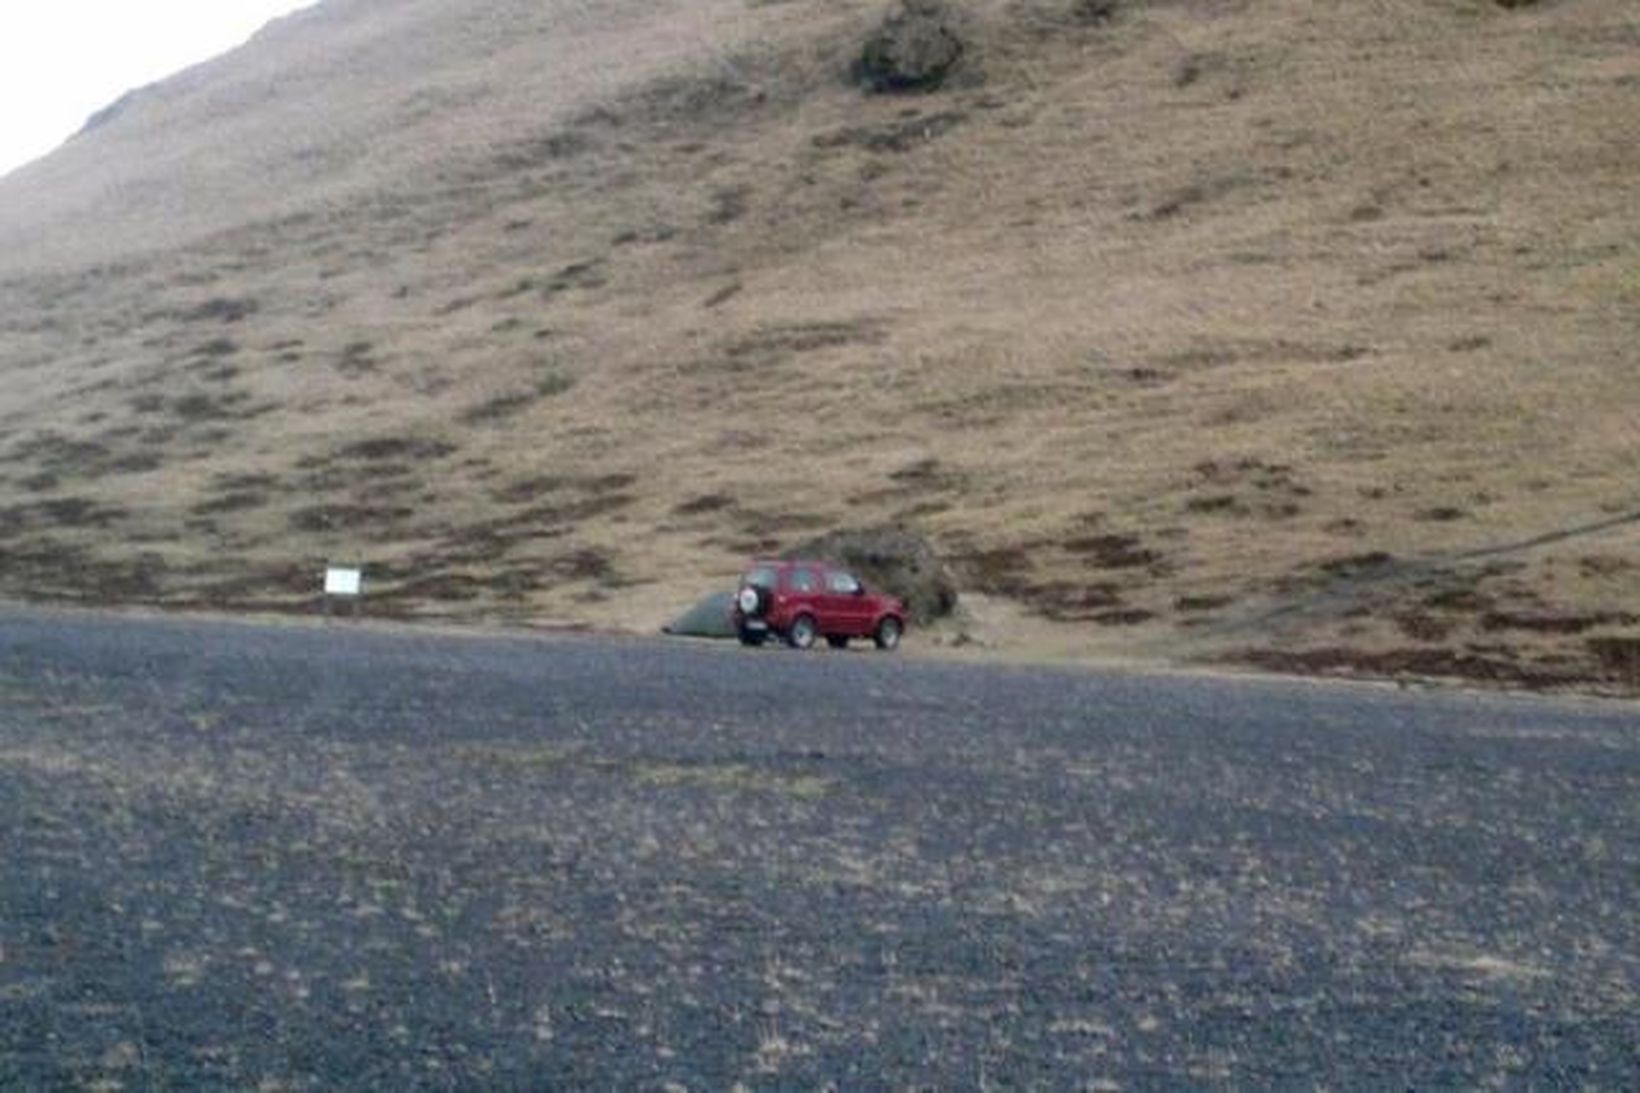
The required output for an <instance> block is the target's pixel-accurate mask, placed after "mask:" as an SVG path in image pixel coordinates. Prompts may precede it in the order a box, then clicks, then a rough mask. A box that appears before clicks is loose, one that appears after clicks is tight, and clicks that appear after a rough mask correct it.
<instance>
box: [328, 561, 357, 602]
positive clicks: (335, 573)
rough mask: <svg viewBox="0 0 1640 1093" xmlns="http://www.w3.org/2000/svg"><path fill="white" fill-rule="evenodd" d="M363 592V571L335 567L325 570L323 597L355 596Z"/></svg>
mask: <svg viewBox="0 0 1640 1093" xmlns="http://www.w3.org/2000/svg"><path fill="white" fill-rule="evenodd" d="M363 590H364V570H362V569H359V568H357V567H348V566H336V565H333V566H330V567H329V568H327V569H326V570H325V595H327V596H357V595H359V594H360V593H361V592H362V591H363Z"/></svg>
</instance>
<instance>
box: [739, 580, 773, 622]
mask: <svg viewBox="0 0 1640 1093" xmlns="http://www.w3.org/2000/svg"><path fill="white" fill-rule="evenodd" d="M735 606H737V607H739V608H740V613H741V614H742V615H745V616H746V617H747V618H754V619H755V618H757V617H758V616H759V615H761V614H763V612H764V611H765V610H767V609H768V606H769V594H768V591H767V590H766V589H762V588H759V587H757V586H756V585H755V584H749V585H747V586H746V587H745V588H742V589H741V590H740V591H739V593H737V594H736V595H735Z"/></svg>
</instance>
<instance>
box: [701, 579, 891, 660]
mask: <svg viewBox="0 0 1640 1093" xmlns="http://www.w3.org/2000/svg"><path fill="white" fill-rule="evenodd" d="M734 619H735V629H736V631H737V632H738V633H739V634H740V640H741V641H743V642H745V643H746V644H747V645H762V644H763V643H764V642H765V641H767V640H768V638H769V635H770V634H775V635H777V636H780V637H783V638H785V639H786V641H787V643H788V644H790V645H791V646H792V647H793V648H796V649H807V648H809V646H811V645H813V644H814V641H815V639H816V638H825V639H826V642H827V643H828V644H829V645H830V646H831V647H832V648H833V649H841V648H843V647H845V646H846V645H848V641H849V639H850V638H870V639H872V640H873V641H875V642H876V643H877V648H879V649H895V648H898V646H899V644H900V636H901V635H902V634H904V633H905V604H904V603H902V602H901V601H899V600H897V599H895V598H894V597H893V596H883V595H878V594H876V593H873V592H867V591H866V586H865V585H863V584H861V583H860V581H859V579H858V578H857V577H855V576H854V574H852V573H850V572H849V571H848V570H846V569H840V568H838V567H837V566H834V565H830V564H828V563H826V562H753V563H752V564H751V566H750V567H748V568H747V570H746V573H745V575H744V576H742V577H741V578H740V589H739V591H738V592H736V593H735V604H734Z"/></svg>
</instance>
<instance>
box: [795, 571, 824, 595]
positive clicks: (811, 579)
mask: <svg viewBox="0 0 1640 1093" xmlns="http://www.w3.org/2000/svg"><path fill="white" fill-rule="evenodd" d="M819 587H820V578H819V576H817V575H816V574H815V572H814V570H812V569H794V570H792V591H793V592H813V591H815V590H816V589H818V588H819Z"/></svg>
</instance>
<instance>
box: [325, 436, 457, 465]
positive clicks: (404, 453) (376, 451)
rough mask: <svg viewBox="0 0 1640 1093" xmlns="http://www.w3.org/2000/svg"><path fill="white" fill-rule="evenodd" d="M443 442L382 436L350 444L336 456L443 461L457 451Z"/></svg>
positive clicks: (451, 445) (453, 446)
mask: <svg viewBox="0 0 1640 1093" xmlns="http://www.w3.org/2000/svg"><path fill="white" fill-rule="evenodd" d="M455 450H456V448H455V445H454V444H449V443H446V442H445V441H442V440H421V439H417V438H414V437H407V436H380V437H375V438H372V439H370V440H361V441H359V442H358V443H357V444H349V445H348V446H347V447H345V448H342V449H341V450H339V451H338V452H337V453H336V454H337V455H338V456H340V457H342V458H343V459H366V460H372V461H374V460H381V459H442V458H444V457H445V456H447V455H449V454H450V453H451V452H453V451H455Z"/></svg>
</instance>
